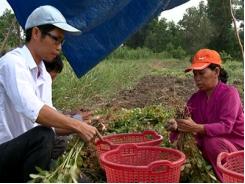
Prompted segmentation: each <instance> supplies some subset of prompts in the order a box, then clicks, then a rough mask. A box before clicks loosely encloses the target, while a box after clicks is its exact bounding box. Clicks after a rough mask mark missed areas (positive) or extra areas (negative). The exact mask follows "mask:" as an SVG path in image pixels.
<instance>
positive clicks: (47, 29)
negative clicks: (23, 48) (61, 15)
mask: <svg viewBox="0 0 245 184" xmlns="http://www.w3.org/2000/svg"><path fill="white" fill-rule="evenodd" d="M37 27H38V28H39V29H40V31H41V33H42V36H43V37H44V36H45V35H46V33H48V32H50V31H52V30H53V29H55V28H56V27H55V26H54V25H52V24H45V25H40V26H37ZM31 33H32V28H29V29H27V30H26V43H28V42H29V41H30V40H31Z"/></svg>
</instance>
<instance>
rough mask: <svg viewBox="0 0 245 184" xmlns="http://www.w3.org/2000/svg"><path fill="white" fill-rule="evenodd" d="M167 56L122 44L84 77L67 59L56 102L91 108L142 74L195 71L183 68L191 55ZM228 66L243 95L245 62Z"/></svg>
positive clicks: (178, 74)
mask: <svg viewBox="0 0 245 184" xmlns="http://www.w3.org/2000/svg"><path fill="white" fill-rule="evenodd" d="M164 56H166V54H165V53H163V54H153V53H152V52H151V51H149V50H147V49H138V50H129V49H125V48H119V49H118V50H116V51H115V52H114V53H112V54H111V55H110V56H108V57H107V59H105V60H103V61H102V62H100V63H99V64H98V65H97V66H96V67H94V68H93V69H92V70H91V71H89V72H88V73H87V74H86V75H84V76H83V77H81V78H80V79H78V78H77V77H76V76H75V74H74V72H73V71H72V69H71V67H70V65H69V64H68V63H67V62H66V61H65V63H64V64H65V66H64V69H63V71H62V73H61V74H60V75H59V76H58V78H57V79H56V81H54V83H53V102H54V105H55V107H56V108H57V109H60V110H63V111H71V110H74V109H76V108H78V107H85V108H86V107H87V108H91V107H92V106H93V105H94V104H95V103H100V102H101V100H104V101H105V100H107V99H110V98H113V96H114V95H115V94H117V93H118V92H119V91H120V90H122V89H129V88H132V87H133V86H134V85H135V84H136V83H137V81H138V80H139V79H140V78H142V77H143V76H145V75H149V74H151V75H168V76H169V75H171V76H176V77H180V78H185V77H192V74H191V72H190V73H188V74H185V73H184V72H183V70H184V69H185V67H186V66H188V65H189V64H190V63H189V58H185V59H183V60H177V59H172V58H163V57H164ZM224 68H225V69H226V70H227V72H228V74H229V76H230V79H229V81H228V82H229V83H236V84H237V85H236V86H237V88H238V90H239V92H240V93H241V96H243V90H244V86H243V81H244V80H243V64H242V63H241V62H237V61H228V62H226V63H225V64H224Z"/></svg>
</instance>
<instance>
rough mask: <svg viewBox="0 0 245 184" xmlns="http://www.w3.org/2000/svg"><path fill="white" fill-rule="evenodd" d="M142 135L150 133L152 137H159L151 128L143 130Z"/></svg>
mask: <svg viewBox="0 0 245 184" xmlns="http://www.w3.org/2000/svg"><path fill="white" fill-rule="evenodd" d="M143 135H144V136H147V135H152V136H153V137H155V138H157V137H160V135H158V134H157V133H156V132H155V131H153V130H145V131H144V132H143Z"/></svg>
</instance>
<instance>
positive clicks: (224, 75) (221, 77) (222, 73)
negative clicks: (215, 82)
mask: <svg viewBox="0 0 245 184" xmlns="http://www.w3.org/2000/svg"><path fill="white" fill-rule="evenodd" d="M216 67H218V68H220V74H219V80H221V81H222V82H223V83H226V82H227V81H228V78H229V75H228V73H227V72H226V71H225V69H224V68H221V66H220V65H216V64H210V65H209V66H208V68H210V69H211V70H215V68H216Z"/></svg>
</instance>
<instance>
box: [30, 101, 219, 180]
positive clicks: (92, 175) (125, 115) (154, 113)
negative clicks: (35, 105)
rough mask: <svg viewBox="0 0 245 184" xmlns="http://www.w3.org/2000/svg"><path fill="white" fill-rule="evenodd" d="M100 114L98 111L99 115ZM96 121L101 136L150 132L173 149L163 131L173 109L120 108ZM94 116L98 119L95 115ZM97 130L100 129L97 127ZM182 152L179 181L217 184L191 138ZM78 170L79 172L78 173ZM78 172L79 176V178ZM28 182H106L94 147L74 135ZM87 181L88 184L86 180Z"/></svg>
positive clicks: (157, 106)
mask: <svg viewBox="0 0 245 184" xmlns="http://www.w3.org/2000/svg"><path fill="white" fill-rule="evenodd" d="M100 113H102V112H100ZM102 114H103V115H100V116H99V117H100V118H96V121H94V120H93V121H92V122H91V123H93V124H94V125H95V124H96V123H97V124H99V125H101V124H102V125H103V128H104V129H103V130H104V131H105V132H102V133H103V134H104V135H105V134H113V133H127V132H143V131H144V130H147V129H151V130H155V131H157V132H158V133H159V134H161V135H162V136H163V142H162V145H161V146H165V147H175V145H172V144H170V142H169V139H168V137H169V133H168V132H167V131H166V130H165V129H164V124H165V122H167V120H168V119H170V118H173V117H175V110H174V109H166V108H165V107H164V106H162V105H153V106H148V107H145V108H135V109H131V110H126V109H122V110H120V111H116V112H115V111H114V112H108V111H107V112H103V113H102ZM97 117H98V116H97ZM98 127H101V126H98ZM101 130H102V129H101ZM185 141H186V142H185V145H186V146H185V147H184V149H183V150H182V151H183V152H184V153H185V154H186V155H187V157H188V159H187V162H186V164H185V169H184V170H183V171H182V173H181V182H203V183H205V182H217V180H216V179H215V177H214V174H213V171H212V168H211V166H210V165H209V164H208V163H207V162H206V161H205V160H204V159H203V158H202V155H201V152H200V151H199V150H198V149H197V147H196V145H195V140H194V138H193V137H192V136H190V139H186V140H185ZM78 168H79V170H78ZM80 172H82V173H83V174H82V177H80ZM31 176H32V178H33V180H32V182H60V183H63V182H82V180H83V179H84V180H85V181H87V180H86V179H89V181H90V182H106V178H105V174H104V172H103V170H102V169H100V167H99V164H98V159H97V157H96V151H95V147H94V145H91V144H88V145H86V144H85V145H84V144H83V143H82V142H81V140H79V138H76V137H75V136H74V137H73V138H72V139H71V141H70V143H69V149H68V150H67V152H66V153H64V155H63V156H61V157H60V158H59V159H58V161H57V162H56V164H54V165H53V168H52V169H51V170H50V171H41V170H40V169H39V173H38V174H36V175H31ZM87 182H88V181H87Z"/></svg>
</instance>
